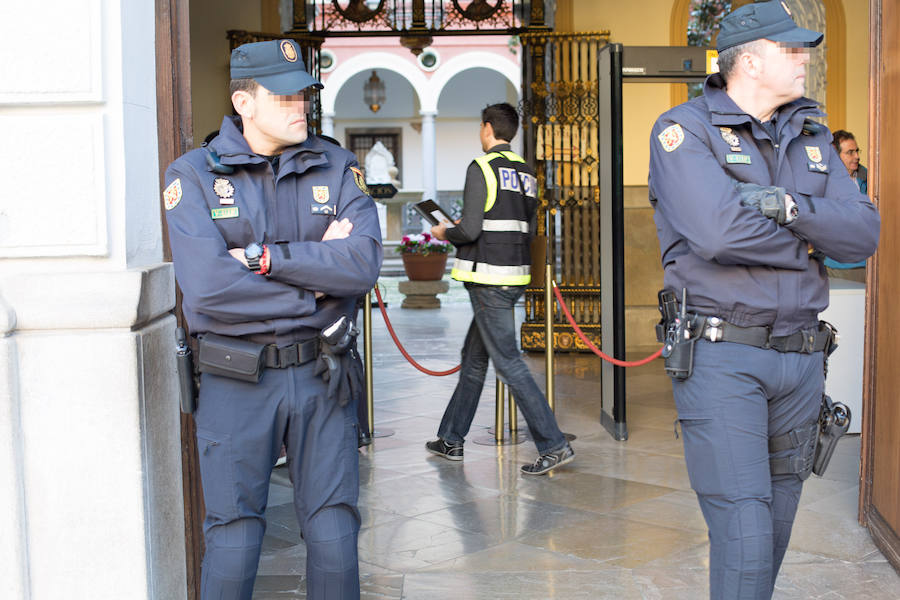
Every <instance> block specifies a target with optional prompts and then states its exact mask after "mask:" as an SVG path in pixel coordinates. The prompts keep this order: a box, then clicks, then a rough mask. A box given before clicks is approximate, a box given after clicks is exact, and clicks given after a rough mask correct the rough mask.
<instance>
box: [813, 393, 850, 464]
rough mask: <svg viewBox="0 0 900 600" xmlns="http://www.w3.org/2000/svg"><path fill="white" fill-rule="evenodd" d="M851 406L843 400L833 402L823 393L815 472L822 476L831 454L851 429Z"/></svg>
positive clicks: (814, 462)
mask: <svg viewBox="0 0 900 600" xmlns="http://www.w3.org/2000/svg"><path fill="white" fill-rule="evenodd" d="M850 419H851V414H850V408H849V407H848V406H847V405H846V404H843V403H841V402H832V400H831V398H830V397H829V396H828V395H826V394H822V409H821V410H820V412H819V436H818V438H817V440H816V457H815V460H814V461H813V469H812V471H813V473H815V474H816V475H818V476H819V477H821V476H822V475H824V474H825V469H827V468H828V463H829V462H831V456H832V455H833V454H834V449H835V447H836V446H837V442H838V440H839V439H841V436H842V435H844V434H845V433H847V430H848V429H850Z"/></svg>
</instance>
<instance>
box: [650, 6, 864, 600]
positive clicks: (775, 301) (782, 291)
mask: <svg viewBox="0 0 900 600" xmlns="http://www.w3.org/2000/svg"><path fill="white" fill-rule="evenodd" d="M767 4H777V3H767ZM754 6H755V10H757V11H759V10H763V9H764V8H765V7H764V8H763V9H760V5H750V7H748V9H752V7H754ZM778 10H781V9H780V8H779V9H778ZM733 14H735V13H733ZM787 19H790V17H787ZM756 22H762V23H763V24H765V19H764V18H758V19H756V20H749V19H748V20H746V21H743V23H756ZM723 26H724V23H723ZM787 27H788V28H789V29H790V28H794V29H796V26H795V25H793V22H792V21H791V23H790V25H789V26H787ZM723 31H724V29H723ZM804 31H805V30H804ZM770 33H773V32H772V31H771V30H770ZM749 35H750V36H751V37H750V39H749V40H745V41H751V40H753V39H759V37H761V36H759V35H757V36H756V37H752V32H751V33H750V34H749ZM817 35H818V37H819V39H821V35H820V34H817ZM721 41H722V34H721V33H720V47H721ZM776 41H778V40H776ZM740 43H743V42H740ZM732 45H736V44H732ZM807 45H809V44H807ZM822 116H824V115H823V113H821V112H820V111H819V109H818V107H817V104H816V102H814V101H813V100H810V99H808V98H800V99H798V100H795V101H793V102H790V103H788V104H785V105H783V106H781V107H780V108H779V109H778V110H777V111H776V112H775V115H774V116H773V118H772V120H771V121H769V122H768V123H766V124H763V123H760V122H759V121H758V120H756V119H754V118H753V117H752V116H751V115H749V114H747V113H746V112H744V111H743V110H742V109H740V108H739V107H738V106H737V105H736V104H735V103H734V102H733V101H732V99H731V98H730V97H729V96H728V94H727V93H726V90H725V82H724V80H723V79H722V77H721V76H720V75H718V74H714V75H711V76H710V77H709V78H707V80H706V83H705V86H704V91H703V96H701V97H699V98H696V99H694V100H691V101H689V102H687V103H685V104H682V105H680V106H677V107H675V108H673V109H671V110H669V111H668V112H666V113H664V114H663V115H662V116H660V117H659V119H658V120H657V121H656V123H655V125H654V127H653V131H652V133H651V138H650V177H649V188H650V201H651V204H652V205H653V207H654V208H655V215H654V218H655V221H656V226H657V232H658V236H659V244H660V251H661V258H662V265H663V268H664V271H665V276H664V280H665V287H666V288H667V289H670V290H673V291H675V292H676V296H677V298H678V300H679V302H680V301H681V299H682V290H686V307H685V310H686V312H687V313H688V314H694V315H699V316H700V318H699V319H698V320H697V321H699V322H700V323H701V324H702V325H701V326H700V327H699V328H698V329H696V330H695V331H694V332H693V335H694V336H695V338H697V341H696V342H695V343H694V344H693V351H694V356H693V374H692V375H690V376H689V377H688V378H687V379H673V382H672V386H673V394H674V398H675V403H676V407H677V409H678V419H679V421H680V424H681V429H682V432H683V442H684V452H685V460H686V463H687V468H688V474H689V476H690V481H691V486H692V488H693V489H694V491H695V492H696V494H697V497H698V499H699V502H700V507H701V509H702V512H703V515H704V517H705V519H706V522H707V525H708V527H709V538H710V597H712V598H716V599H719V598H754V599H758V598H770V597H771V594H772V590H773V588H774V583H775V578H776V576H777V573H778V570H779V567H780V565H781V561H782V559H783V557H784V553H785V550H786V548H787V545H788V541H789V539H790V533H791V528H792V525H793V521H794V516H795V513H796V510H797V503H798V501H799V498H800V492H801V488H802V484H803V480H804V479H805V478H806V477H808V475H809V465H810V461H811V457H810V456H809V451H810V448H811V447H812V446H810V445H809V443H800V444H799V447H792V446H794V444H793V443H784V440H786V439H796V440H799V439H800V438H804V439H806V440H808V441H810V443H812V444H813V445H814V439H812V438H813V437H814V435H815V423H816V420H817V417H818V414H819V409H820V403H821V400H822V394H823V389H824V368H823V367H824V364H823V362H824V359H825V354H824V352H823V350H827V348H826V347H825V345H826V344H827V341H828V340H829V339H830V335H829V334H830V332H827V331H825V330H824V328H822V327H821V326H820V325H819V323H818V314H819V313H820V312H821V311H822V310H824V309H825V308H826V307H827V306H828V296H829V290H828V277H827V275H826V272H825V267H824V266H823V264H822V260H823V258H824V255H823V253H824V254H827V255H829V256H834V257H836V258H837V259H839V260H842V261H847V262H853V261H859V260H864V259H865V258H867V257H868V256H870V255H871V254H872V253H873V252H874V251H875V248H876V246H877V244H878V237H879V229H880V219H879V216H878V213H877V211H876V210H875V208H874V206H873V205H872V203H871V202H869V201H868V199H867V198H866V196H864V195H863V194H861V193H860V192H859V189H858V188H857V187H856V185H855V184H854V183H853V182H852V181H851V180H850V178H849V176H848V174H847V170H846V169H845V168H844V167H843V164H842V163H841V161H840V158H839V157H838V155H837V154H836V153H835V152H834V150H833V149H832V146H831V144H830V140H831V134H830V133H829V131H828V129H827V128H826V127H824V126H822V125H820V124H818V123H816V122H814V121H813V120H812V119H815V118H818V117H822ZM739 182H742V183H744V184H746V183H749V184H755V185H756V186H763V187H766V188H768V189H769V190H770V191H771V190H772V186H774V187H777V188H781V190H782V193H784V192H785V191H786V192H787V193H788V194H790V195H791V197H792V198H793V199H794V200H795V201H796V204H797V214H796V218H794V219H793V220H792V221H790V222H789V223H787V224H781V225H780V224H778V223H777V222H776V220H773V219H772V218H768V217H766V216H763V214H762V213H761V212H760V210H758V209H757V208H753V207H751V206H747V205H745V204H746V202H744V203H742V199H745V198H746V194H745V193H744V192H743V191H742V189H743V188H741V187H740V185H741V183H739ZM751 187H752V186H751ZM755 189H761V188H755ZM781 198H782V200H780V201H781V202H783V196H782V197H781ZM697 321H695V322H697ZM740 328H751V329H740ZM753 328H765V329H753ZM725 330H728V332H729V336H723V332H724V331H725ZM748 332H752V333H754V334H755V333H758V332H763V333H764V334H765V335H764V336H763V337H766V341H765V342H764V343H762V344H757V345H754V344H751V343H750V342H748V341H746V340H747V339H749V338H744V337H741V335H742V334H746V333H748ZM731 334H733V335H734V337H733V338H731V339H734V340H738V341H727V340H728V339H729V338H730V337H731ZM723 339H724V341H723ZM756 341H758V340H756ZM760 346H762V347H760Z"/></svg>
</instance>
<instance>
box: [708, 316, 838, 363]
mask: <svg viewBox="0 0 900 600" xmlns="http://www.w3.org/2000/svg"><path fill="white" fill-rule="evenodd" d="M695 323H696V324H695V325H694V328H695V329H694V330H695V331H699V334H698V335H699V337H701V338H703V339H705V340H709V341H710V342H735V343H737V344H747V345H748V346H755V347H757V348H765V349H772V350H777V351H778V352H800V353H802V354H810V353H812V352H826V353H829V351H830V350H831V348H832V346H833V345H835V342H836V340H835V337H836V335H835V334H836V331H835V330H834V328H833V327H832V326H831V325H829V324H828V323H826V322H825V321H819V325H818V327H814V328H813V327H810V328H807V329H801V330H800V331H795V332H794V333H792V334H790V335H772V330H771V329H770V328H768V327H740V326H738V325H733V324H731V323H728V322H727V321H723V320H722V319H720V318H719V317H704V316H700V315H698V316H696V317H695Z"/></svg>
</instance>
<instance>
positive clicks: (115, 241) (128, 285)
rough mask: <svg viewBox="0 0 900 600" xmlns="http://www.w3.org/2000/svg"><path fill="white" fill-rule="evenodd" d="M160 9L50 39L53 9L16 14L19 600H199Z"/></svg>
mask: <svg viewBox="0 0 900 600" xmlns="http://www.w3.org/2000/svg"><path fill="white" fill-rule="evenodd" d="M154 10H155V9H154V3H153V2H131V1H126V0H108V1H106V2H88V1H86V0H76V1H74V2H62V3H59V2H57V3H54V4H53V11H54V12H53V18H54V19H58V20H59V22H63V23H66V25H67V26H66V27H64V28H61V29H59V31H55V32H54V34H53V35H51V36H48V35H47V34H46V30H45V29H46V22H47V15H46V14H45V12H46V9H45V8H44V7H43V5H42V4H35V3H13V4H10V5H9V7H5V10H4V13H5V14H4V16H5V17H6V18H7V19H8V20H9V22H11V23H16V24H17V27H16V28H14V29H15V31H13V32H12V33H11V34H10V35H9V36H7V37H6V38H5V39H4V40H3V42H0V47H2V49H3V54H4V57H5V59H6V64H7V65H10V67H9V68H8V69H6V70H5V71H4V83H3V86H2V87H0V131H3V137H2V138H0V164H3V165H5V167H6V168H5V170H4V174H5V176H6V181H5V183H6V186H7V189H8V190H15V193H8V194H4V195H3V196H2V197H0V296H2V297H0V532H2V533H0V596H2V597H3V598H4V600H6V599H10V600H52V599H57V598H66V599H70V600H88V599H90V600H121V599H122V598H128V599H134V600H151V599H154V600H155V599H158V598H166V599H168V598H172V599H175V600H177V599H179V598H185V597H186V590H187V584H186V574H185V554H184V543H185V542H184V507H183V500H182V485H181V480H182V475H181V440H180V426H179V413H178V399H177V386H176V379H175V361H174V356H173V346H174V337H173V336H174V327H175V318H174V317H173V316H172V314H171V311H172V308H173V306H174V303H175V293H174V292H175V287H174V279H173V275H172V266H171V265H170V264H167V263H162V262H161V261H162V237H161V223H160V214H159V211H160V209H159V206H160V195H159V179H158V178H159V166H158V164H157V153H158V149H157V138H156V131H157V119H156V87H155V81H156V70H155V56H156V48H155V39H154V38H155V32H154V28H153V27H148V24H151V25H152V24H153V23H154V22H155V14H154ZM51 147H52V149H53V150H52V152H50V153H49V154H48V148H51ZM36 157H43V158H39V159H36Z"/></svg>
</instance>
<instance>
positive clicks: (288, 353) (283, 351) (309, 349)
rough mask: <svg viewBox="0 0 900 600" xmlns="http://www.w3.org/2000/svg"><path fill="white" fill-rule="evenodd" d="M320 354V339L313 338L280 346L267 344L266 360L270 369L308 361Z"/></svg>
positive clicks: (292, 365)
mask: <svg viewBox="0 0 900 600" xmlns="http://www.w3.org/2000/svg"><path fill="white" fill-rule="evenodd" d="M318 356H319V339H318V338H312V339H309V340H306V341H303V342H297V343H295V344H291V345H290V346H282V347H281V348H279V347H278V346H276V345H275V344H268V345H266V348H265V351H264V360H265V364H266V367H267V368H269V369H286V368H287V367H294V366H297V365H302V364H305V363H308V362H309V361H311V360H315V359H316V357H318Z"/></svg>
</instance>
